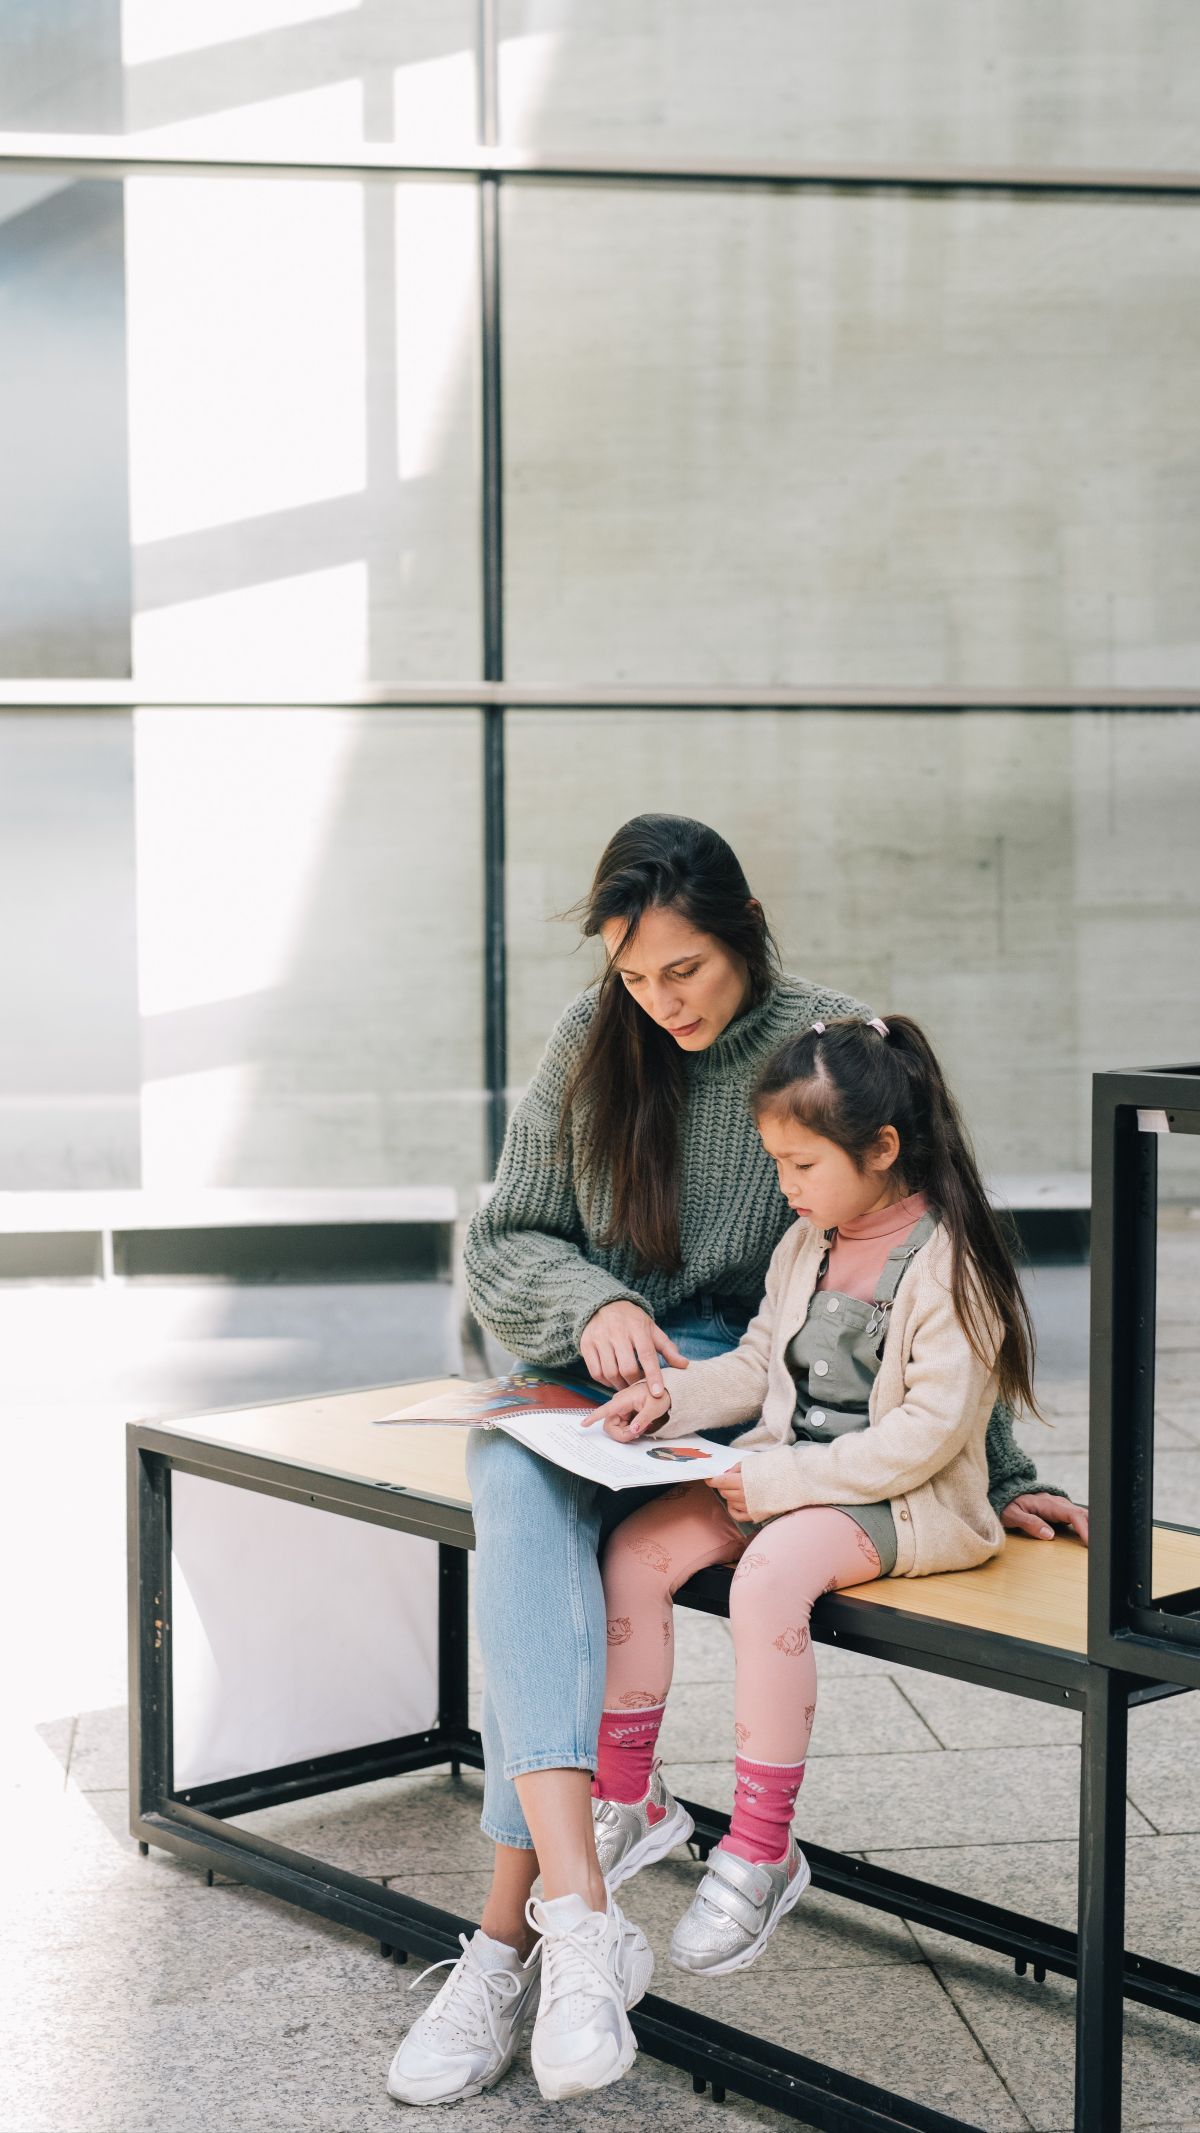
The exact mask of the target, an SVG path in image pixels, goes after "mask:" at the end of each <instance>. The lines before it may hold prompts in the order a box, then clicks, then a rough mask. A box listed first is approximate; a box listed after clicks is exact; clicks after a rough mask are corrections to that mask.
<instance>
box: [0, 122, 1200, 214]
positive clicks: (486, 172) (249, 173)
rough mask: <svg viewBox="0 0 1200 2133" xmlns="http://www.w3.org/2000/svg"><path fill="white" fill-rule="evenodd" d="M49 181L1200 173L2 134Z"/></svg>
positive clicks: (714, 182) (1199, 181)
mask: <svg viewBox="0 0 1200 2133" xmlns="http://www.w3.org/2000/svg"><path fill="white" fill-rule="evenodd" d="M5 169H7V170H13V171H20V172H31V171H33V172H36V171H52V172H57V173H60V174H61V175H62V176H64V177H81V178H83V177H93V178H95V177H104V178H126V177H179V176H182V177H233V178H261V177H266V178H350V179H361V178H372V177H382V178H506V179H510V180H517V181H526V182H528V181H535V182H542V183H551V184H560V183H583V184H589V185H596V184H600V185H686V186H707V187H713V186H730V187H741V186H759V187H776V186H781V187H784V188H787V189H789V190H805V189H814V188H817V189H821V190H826V189H828V190H831V191H837V192H879V191H884V192H906V193H910V192H911V193H933V194H939V193H950V192H953V193H963V192H969V193H999V194H1001V195H1014V194H1016V195H1033V196H1035V197H1039V198H1040V197H1045V196H1046V195H1053V196H1057V197H1063V196H1066V197H1079V196H1082V197H1085V198H1093V197H1102V198H1108V199H1161V200H1191V199H1194V198H1195V197H1196V196H1197V195H1198V194H1200V172H1197V171H1187V170H1180V171H1168V170H1114V169H1111V168H1110V169H1096V168H1083V169H1080V168H1077V167H1074V166H1071V165H1064V166H1063V167H1062V168H1056V167H1055V166H1054V165H1053V164H1037V165H1025V164H1019V165H1013V166H1012V167H1010V168H1005V167H1004V166H1002V165H995V164H984V163H923V162H916V163H907V162H905V163H838V162H830V163H826V162H820V163H808V162H801V163H798V162H794V161H792V160H790V159H789V158H786V157H771V156H766V157H764V156H746V157H738V156H716V157H714V156H706V157H696V156H683V155H674V156H673V155H663V154H656V155H649V156H648V155H645V154H632V155H612V154H606V155H588V154H587V153H580V152H579V151H573V152H570V153H555V152H547V151H545V150H539V151H537V152H534V151H532V150H529V151H527V150H522V149H514V148H509V149H504V148H484V147H477V148H462V149H459V150H458V151H457V152H456V153H455V154H453V155H446V156H411V155H405V154H403V153H402V152H401V150H400V149H399V148H398V147H396V146H394V145H393V144H391V143H389V142H385V141H381V142H373V141H372V142H366V141H364V142H362V143H361V144H360V145H359V146H358V147H357V148H356V149H355V151H354V153H353V154H352V155H346V154H345V153H335V152H333V151H328V152H322V151H321V150H319V149H318V150H310V151H309V152H307V153H306V154H304V155H298V156H287V155H281V154H279V152H278V151H264V152H262V153H259V154H253V153H250V154H248V153H247V152H246V151H245V150H242V151H240V152H239V153H238V154H237V155H229V154H221V153H219V152H216V151H212V152H205V151H203V150H197V149H195V148H191V149H184V150H172V149H170V148H164V147H163V146H162V143H161V141H158V142H147V141H144V140H138V139H137V138H136V136H135V137H133V138H130V137H128V136H120V135H112V134H67V133H58V134H50V133H36V134H29V133H3V134H0V170H5Z"/></svg>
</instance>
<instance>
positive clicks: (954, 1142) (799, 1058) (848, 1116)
mask: <svg viewBox="0 0 1200 2133" xmlns="http://www.w3.org/2000/svg"><path fill="white" fill-rule="evenodd" d="M884 1026H885V1028H886V1029H887V1032H888V1034H887V1036H886V1037H884V1036H881V1034H880V1032H879V1030H878V1029H877V1028H876V1026H875V1024H874V1023H871V1022H864V1021H863V1020H861V1019H860V1018H859V1017H857V1016H854V1017H851V1016H840V1017H839V1018H838V1020H837V1021H835V1022H830V1023H828V1024H827V1025H826V1026H825V1028H824V1030H823V1031H822V1032H820V1033H818V1032H817V1031H816V1030H811V1029H810V1030H806V1031H805V1033H804V1035H803V1036H802V1037H790V1038H789V1039H788V1041H787V1043H786V1044H783V1045H781V1046H780V1047H779V1050H778V1051H777V1052H775V1053H774V1054H773V1055H772V1057H771V1058H770V1059H769V1060H768V1061H767V1064H766V1066H765V1067H764V1068H763V1071H762V1073H761V1074H760V1075H759V1078H758V1081H757V1083H756V1085H755V1089H754V1098H753V1101H754V1107H755V1110H756V1111H762V1110H764V1109H766V1108H768V1107H769V1108H770V1109H772V1110H776V1109H778V1110H780V1111H783V1112H785V1113H786V1114H787V1115H788V1116H789V1117H791V1118H794V1119H796V1120H797V1121H798V1122H799V1124H801V1125H803V1126H807V1127H808V1128H809V1131H810V1132H812V1133H819V1134H821V1135H822V1136H823V1138H824V1139H826V1140H830V1141H834V1142H836V1144H837V1146H838V1147H839V1148H844V1149H845V1151H846V1153H847V1155H849V1156H850V1157H851V1158H852V1159H853V1161H854V1162H855V1163H856V1164H857V1165H858V1167H859V1168H860V1169H862V1168H863V1167H864V1165H865V1160H866V1156H867V1153H868V1151H869V1150H870V1149H871V1148H872V1147H873V1146H874V1144H875V1142H876V1140H877V1139H878V1137H879V1134H880V1133H881V1131H882V1130H883V1128H884V1126H894V1127H895V1129H896V1132H897V1134H898V1136H899V1140H900V1153H899V1156H898V1157H897V1160H896V1171H897V1173H898V1175H899V1176H900V1178H901V1179H902V1181H903V1184H904V1188H905V1190H906V1192H921V1193H924V1195H925V1198H926V1199H927V1201H928V1202H929V1206H930V1209H931V1210H932V1212H933V1213H934V1214H935V1215H936V1216H937V1219H938V1221H939V1222H940V1223H941V1224H942V1226H943V1228H944V1229H945V1230H947V1231H948V1233H949V1237H950V1244H951V1251H952V1262H951V1264H952V1273H951V1294H952V1296H953V1300H954V1308H955V1310H956V1312H957V1313H958V1317H959V1321H960V1323H961V1325H962V1326H963V1328H964V1331H965V1332H966V1335H967V1338H968V1340H969V1341H970V1343H971V1346H972V1347H973V1348H974V1349H975V1352H976V1354H977V1355H978V1356H979V1358H980V1360H981V1361H982V1362H986V1361H988V1359H989V1354H990V1350H989V1346H988V1334H989V1322H992V1321H998V1322H999V1325H1000V1327H1001V1328H1002V1329H1003V1340H1002V1343H1001V1348H1000V1354H999V1358H998V1362H997V1369H998V1371H999V1377H1000V1397H1001V1399H1003V1400H1007V1401H1008V1402H1009V1404H1010V1405H1012V1406H1014V1407H1022V1408H1026V1409H1028V1410H1029V1411H1030V1412H1031V1413H1033V1414H1036V1413H1037V1406H1036V1403H1035V1401H1034V1397H1033V1358H1034V1333H1033V1322H1032V1320H1031V1318H1030V1316H1029V1306H1028V1304H1027V1303H1026V1301H1025V1296H1024V1292H1023V1290H1022V1288H1021V1282H1020V1277H1019V1275H1018V1273H1017V1268H1016V1263H1015V1260H1014V1257H1013V1251H1012V1247H1011V1245H1010V1242H1009V1238H1008V1236H1007V1235H1006V1225H1005V1224H1004V1223H1003V1222H1002V1221H1001V1219H1000V1218H999V1217H998V1216H997V1214H996V1211H995V1209H994V1208H993V1207H992V1205H991V1202H990V1201H989V1199H988V1196H987V1193H986V1192H985V1191H984V1187H983V1181H982V1179H981V1178H980V1175H979V1169H978V1166H977V1164H976V1161H975V1155H974V1151H973V1150H972V1147H971V1142H970V1138H969V1136H968V1134H967V1130H966V1127H965V1126H964V1125H963V1122H962V1118H961V1116H960V1114H959V1109H958V1105H957V1104H956V1103H955V1101H954V1098H953V1096H952V1095H951V1093H950V1090H949V1089H948V1087H947V1086H946V1080H945V1076H944V1075H943V1073H942V1070H941V1067H940V1066H939V1065H938V1062H937V1058H936V1056H935V1054H934V1051H933V1047H932V1045H931V1044H930V1042H929V1039H928V1037H927V1036H926V1035H925V1032H924V1031H923V1030H922V1029H921V1028H920V1027H919V1026H918V1024H917V1023H915V1022H914V1021H912V1019H911V1018H910V1017H909V1016H908V1015H889V1016H888V1018H887V1022H886V1024H885V1025H884Z"/></svg>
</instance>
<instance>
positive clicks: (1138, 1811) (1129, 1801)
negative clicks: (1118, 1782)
mask: <svg viewBox="0 0 1200 2133" xmlns="http://www.w3.org/2000/svg"><path fill="white" fill-rule="evenodd" d="M1125 1805H1126V1807H1127V1808H1128V1807H1132V1809H1133V1811H1134V1813H1135V1815H1140V1816H1141V1818H1142V1820H1143V1822H1149V1823H1150V1828H1151V1831H1152V1833H1153V1835H1154V1836H1156V1837H1161V1836H1162V1830H1161V1829H1160V1828H1159V1826H1158V1824H1157V1822H1152V1821H1150V1816H1149V1815H1148V1814H1147V1813H1146V1810H1145V1808H1144V1807H1139V1806H1138V1803H1137V1801H1136V1800H1135V1799H1134V1797H1133V1794H1132V1792H1130V1791H1129V1790H1128V1789H1127V1790H1126V1793H1125ZM1176 1834H1177V1835H1179V1836H1187V1835H1189V1834H1190V1832H1189V1831H1187V1830H1179V1831H1177V1832H1176Z"/></svg>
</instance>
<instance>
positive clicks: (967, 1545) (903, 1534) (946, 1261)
mask: <svg viewBox="0 0 1200 2133" xmlns="http://www.w3.org/2000/svg"><path fill="white" fill-rule="evenodd" d="M824 1256H825V1233H824V1231H823V1230H819V1229H815V1228H814V1227H813V1226H812V1224H811V1223H808V1222H796V1223H794V1224H793V1225H792V1227H791V1228H790V1229H789V1230H788V1231H787V1233H786V1235H785V1236H784V1238H783V1240H782V1242H781V1243H780V1244H779V1245H778V1246H777V1247H776V1250H775V1252H774V1255H773V1257H772V1259H771V1264H770V1267H769V1268H768V1271H767V1289H766V1295H765V1296H764V1298H763V1301H762V1303H761V1305H760V1307H759V1310H758V1314H757V1316H756V1317H755V1318H754V1319H752V1320H751V1322H750V1324H749V1326H748V1327H747V1328H746V1331H745V1333H744V1334H743V1335H742V1338H741V1341H740V1342H739V1344H738V1346H737V1347H736V1348H734V1349H731V1350H730V1352H729V1354H728V1355H718V1356H714V1357H713V1358H712V1360H711V1361H709V1362H705V1363H691V1364H689V1366H688V1368H687V1369H686V1370H675V1369H671V1370H664V1372H663V1378H664V1381H665V1383H666V1385H667V1388H668V1390H669V1391H670V1395H671V1412H670V1414H669V1415H668V1417H667V1420H666V1422H665V1423H663V1424H662V1425H661V1426H660V1428H659V1429H658V1430H657V1431H656V1432H655V1434H656V1435H658V1436H667V1437H679V1436H683V1435H685V1434H686V1433H687V1432H689V1431H691V1430H695V1429H725V1428H728V1427H729V1426H730V1425H731V1424H732V1423H735V1422H746V1421H749V1420H750V1419H751V1417H752V1416H757V1417H758V1420H757V1421H756V1422H755V1424H754V1427H753V1428H752V1429H748V1430H747V1431H746V1432H745V1434H744V1436H741V1437H739V1438H737V1439H736V1440H735V1441H736V1443H737V1445H738V1446H739V1447H740V1446H742V1445H745V1447H746V1451H747V1453H748V1454H749V1456H748V1457H747V1458H746V1460H745V1461H744V1463H743V1466H742V1479H743V1483H744V1486H745V1491H746V1503H747V1506H748V1507H749V1510H750V1514H751V1517H752V1518H753V1519H754V1520H755V1522H756V1523H761V1522H762V1521H763V1520H764V1519H768V1518H775V1517H777V1516H778V1515H779V1514H780V1513H781V1512H784V1511H798V1510H801V1509H803V1508H804V1507H805V1506H806V1505H809V1504H860V1503H880V1502H883V1501H890V1502H891V1506H892V1513H893V1516H894V1518H895V1521H896V1544H897V1546H896V1568H895V1572H894V1575H895V1576H897V1577H922V1576H927V1575H929V1574H930V1573H931V1572H933V1571H939V1570H970V1569H973V1568H974V1567H975V1565H976V1564H978V1563H983V1562H986V1561H987V1559H988V1557H989V1556H992V1555H995V1554H996V1553H997V1552H998V1551H999V1549H1001V1548H1002V1547H1003V1545H1004V1533H1003V1529H1002V1528H1001V1525H1000V1522H999V1520H998V1518H997V1517H996V1514H995V1512H994V1511H993V1510H992V1507H991V1505H990V1504H989V1502H988V1468H987V1456H986V1452H985V1449H984V1441H985V1438H986V1435H987V1426H988V1417H989V1416H990V1414H991V1412H992V1405H993V1402H994V1400H995V1397H996V1389H997V1373H996V1368H995V1356H996V1355H998V1353H999V1349H1000V1334H999V1330H998V1329H995V1330H994V1333H993V1337H992V1339H991V1340H989V1342H988V1343H987V1344H986V1345H987V1351H988V1355H989V1360H988V1361H987V1362H981V1360H980V1358H979V1357H978V1355H976V1353H975V1350H974V1348H973V1347H972V1346H971V1343H970V1341H969V1340H968V1338H967V1335H966V1333H965V1331H964V1330H963V1327H962V1325H961V1323H960V1321H959V1318H958V1315H957V1313H956V1311H955V1309H954V1304H953V1301H952V1299H951V1294H950V1266H951V1247H950V1238H949V1235H948V1233H947V1232H946V1231H945V1230H944V1229H943V1228H941V1227H940V1226H939V1228H937V1229H936V1230H935V1231H934V1233H933V1235H932V1237H930V1238H929V1240H928V1242H927V1243H926V1244H924V1245H922V1247H921V1249H920V1250H919V1251H918V1252H917V1254H916V1256H915V1258H914V1259H913V1261H912V1263H911V1265H910V1266H909V1267H908V1269H907V1271H906V1273H905V1275H904V1278H903V1280H902V1281H901V1283H900V1286H899V1288H898V1290H897V1292H896V1301H895V1303H894V1305H893V1307H892V1314H891V1323H890V1325H889V1327H888V1331H887V1338H886V1340H885V1342H884V1348H883V1358H882V1361H881V1363H880V1366H879V1374H878V1376H877V1377H876V1379H875V1383H874V1385H873V1386H872V1388H871V1398H870V1408H869V1414H870V1422H869V1426H868V1427H867V1428H866V1429H863V1430H854V1431H850V1432H848V1433H846V1434H844V1435H842V1436H839V1437H835V1438H833V1439H832V1440H831V1441H830V1442H829V1443H828V1444H808V1443H804V1444H796V1443H795V1442H794V1441H793V1438H792V1417H793V1414H794V1412H795V1407H796V1386H795V1381H794V1379H793V1377H792V1374H791V1372H790V1370H789V1369H788V1365H787V1352H786V1351H787V1346H788V1343H789V1341H790V1340H791V1339H792V1338H793V1336H794V1335H795V1334H796V1333H798V1332H799V1330H800V1327H801V1326H802V1325H803V1323H804V1320H805V1316H806V1314H807V1311H808V1306H809V1302H810V1300H811V1298H812V1295H813V1292H814V1290H815V1288H816V1285H817V1280H818V1277H819V1274H820V1270H821V1262H822V1260H823V1258H824Z"/></svg>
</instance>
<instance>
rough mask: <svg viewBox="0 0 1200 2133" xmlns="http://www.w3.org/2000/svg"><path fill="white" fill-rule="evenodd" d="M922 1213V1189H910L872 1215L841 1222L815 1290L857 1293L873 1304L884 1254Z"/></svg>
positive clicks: (849, 1294) (851, 1294) (885, 1256)
mask: <svg viewBox="0 0 1200 2133" xmlns="http://www.w3.org/2000/svg"><path fill="white" fill-rule="evenodd" d="M924 1213H925V1195H924V1193H923V1192H910V1193H909V1195H908V1197H907V1199H904V1200H893V1202H892V1204H891V1206H890V1207H878V1208H876V1209H875V1212H874V1213H873V1214H869V1215H859V1217H858V1219H857V1221H854V1222H846V1223H844V1224H843V1225H842V1226H841V1227H840V1228H839V1229H838V1231H837V1233H836V1235H835V1236H834V1240H833V1244H832V1246H831V1247H830V1252H829V1264H828V1266H827V1267H826V1269H825V1272H824V1273H823V1274H822V1276H821V1279H820V1280H819V1282H818V1283H817V1287H818V1288H819V1289H837V1290H838V1291H839V1292H840V1293H841V1295H843V1296H857V1297H858V1298H859V1299H860V1301H861V1302H863V1303H874V1301H875V1290H876V1287H877V1286H878V1282H879V1277H880V1275H881V1274H882V1272H883V1269H884V1264H885V1262H886V1260H887V1256H888V1253H889V1252H890V1251H893V1250H894V1249H895V1247H896V1245H898V1244H899V1243H901V1242H902V1240H903V1239H904V1238H905V1237H907V1235H908V1232H909V1230H910V1229H912V1228H913V1227H914V1225H915V1224H916V1223H917V1222H919V1221H920V1219H921V1216H922V1215H923V1214H924Z"/></svg>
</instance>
